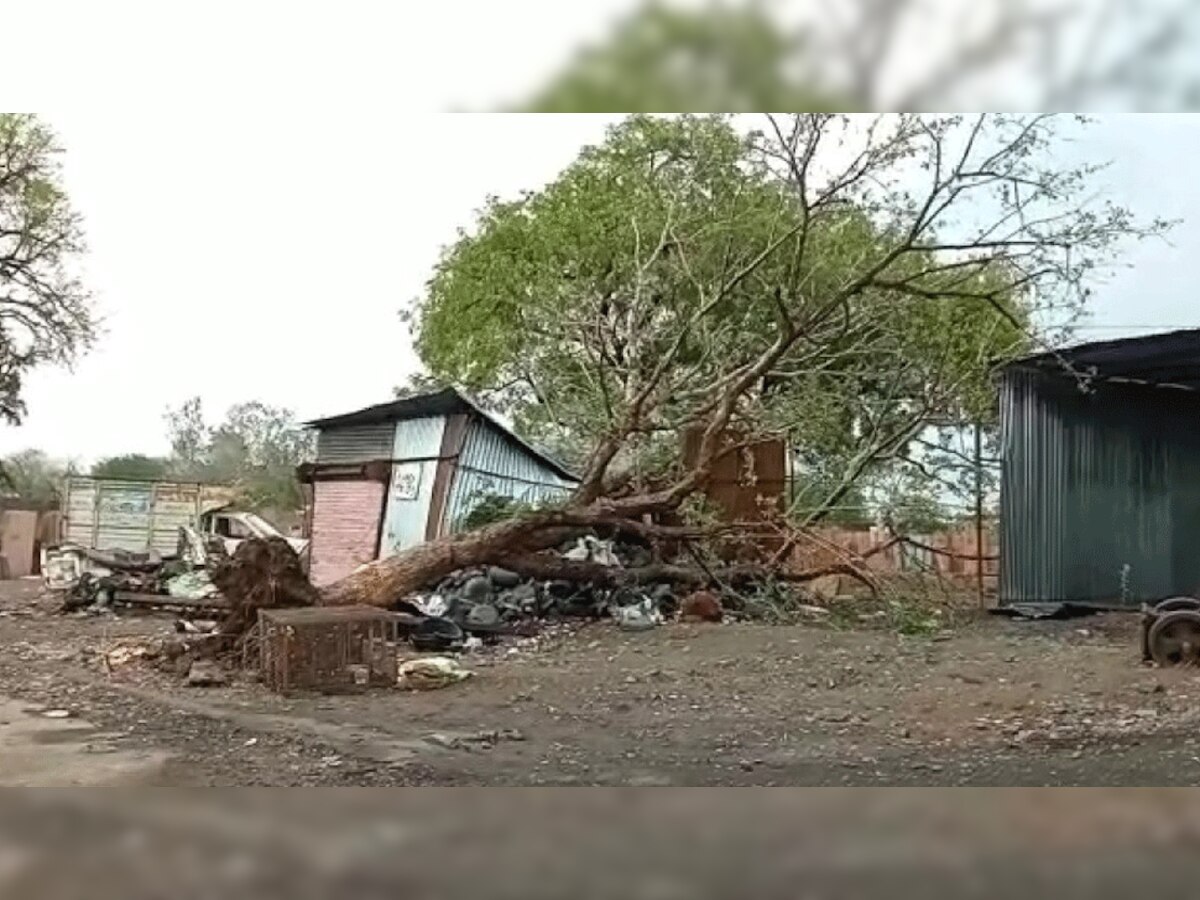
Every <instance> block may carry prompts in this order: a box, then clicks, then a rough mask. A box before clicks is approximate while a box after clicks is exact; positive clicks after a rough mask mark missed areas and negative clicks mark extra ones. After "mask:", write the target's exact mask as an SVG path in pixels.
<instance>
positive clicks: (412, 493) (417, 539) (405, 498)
mask: <svg viewBox="0 0 1200 900" xmlns="http://www.w3.org/2000/svg"><path fill="white" fill-rule="evenodd" d="M445 430H446V417H445V416H420V417H419V418H415V419H405V420H402V421H400V422H397V423H396V427H395V443H394V444H393V446H392V459H393V460H394V462H393V464H392V483H391V487H390V489H389V496H388V508H387V517H386V518H385V520H384V526H383V547H382V548H381V553H382V554H383V555H384V556H388V555H390V554H392V553H396V552H397V551H399V550H404V549H405V548H407V547H413V546H415V545H417V544H420V543H421V542H422V541H424V540H425V531H426V526H427V524H428V522H429V509H430V505H431V503H432V501H433V484H434V476H435V474H436V472H437V466H438V456H439V454H440V453H441V449H442V434H443V432H444V431H445Z"/></svg>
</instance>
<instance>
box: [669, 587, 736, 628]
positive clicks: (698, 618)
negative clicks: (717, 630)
mask: <svg viewBox="0 0 1200 900" xmlns="http://www.w3.org/2000/svg"><path fill="white" fill-rule="evenodd" d="M679 617H680V618H681V619H682V620H683V621H685V622H720V621H721V620H722V619H723V618H724V617H725V610H724V608H723V607H722V606H721V601H720V599H719V598H718V597H717V595H716V594H713V593H712V592H711V591H696V592H695V593H692V594H688V595H687V596H686V597H684V598H683V600H682V601H680V603H679Z"/></svg>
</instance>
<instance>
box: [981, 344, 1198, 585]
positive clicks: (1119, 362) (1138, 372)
mask: <svg viewBox="0 0 1200 900" xmlns="http://www.w3.org/2000/svg"><path fill="white" fill-rule="evenodd" d="M1156 338H1157V339H1156ZM1156 338H1151V339H1145V338H1143V339H1137V340H1131V341H1125V342H1114V341H1107V342H1104V343H1103V344H1094V345H1085V346H1084V347H1080V348H1074V349H1071V350H1067V351H1062V352H1061V353H1060V354H1056V355H1054V356H1049V355H1043V356H1039V357H1033V358H1031V359H1029V360H1022V361H1020V362H1018V363H1017V364H1014V365H1012V366H1010V367H1008V368H1007V369H1006V370H1005V371H1004V373H1003V376H1002V382H1001V446H1002V451H1001V452H1002V460H1003V462H1002V465H1003V472H1002V475H1003V481H1002V489H1001V575H1000V602H1001V604H1002V605H1003V604H1010V603H1017V602H1034V603H1037V602H1069V603H1078V604H1087V605H1095V606H1101V607H1133V606H1137V605H1139V604H1140V603H1142V602H1152V601H1155V600H1159V599H1162V598H1164V597H1168V596H1172V595H1175V594H1200V552H1197V543H1198V542H1200V430H1198V429H1196V427H1195V423H1196V422H1197V421H1198V420H1200V392H1197V391H1196V390H1195V389H1193V387H1192V385H1193V384H1195V383H1200V382H1198V381H1197V379H1200V333H1196V332H1190V333H1187V336H1182V337H1181V335H1180V334H1179V333H1174V334H1171V335H1164V336H1156ZM1189 348H1190V354H1191V356H1190V359H1191V363H1190V364H1189V363H1188V352H1189ZM1067 367H1070V368H1069V369H1068V368H1067ZM1155 375H1159V376H1164V377H1167V378H1169V379H1170V380H1169V381H1168V382H1166V383H1154V382H1153V381H1152V379H1153V377H1154V376H1155Z"/></svg>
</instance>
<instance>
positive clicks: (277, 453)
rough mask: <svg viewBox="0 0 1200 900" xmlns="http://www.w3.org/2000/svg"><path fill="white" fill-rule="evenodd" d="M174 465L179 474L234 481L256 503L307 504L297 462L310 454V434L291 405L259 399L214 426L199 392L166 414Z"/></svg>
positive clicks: (288, 506)
mask: <svg viewBox="0 0 1200 900" xmlns="http://www.w3.org/2000/svg"><path fill="white" fill-rule="evenodd" d="M167 422H168V428H169V432H170V439H171V447H172V459H171V466H172V471H174V472H175V473H176V474H177V475H179V476H181V477H189V478H198V479H200V480H203V481H209V482H217V483H223V484H233V485H236V486H238V487H239V488H240V489H241V492H242V495H243V502H245V503H246V504H247V505H249V506H251V507H252V508H257V509H265V508H273V509H295V508H297V507H299V506H301V505H302V504H303V495H302V492H301V489H300V485H299V483H298V482H297V481H296V467H297V466H298V465H300V464H301V463H302V462H305V461H306V460H308V459H309V458H311V456H312V449H313V448H312V436H311V434H309V432H307V431H306V430H305V429H303V428H301V427H300V425H299V424H298V423H297V422H296V417H295V414H294V413H292V411H291V410H288V409H282V408H279V407H274V406H269V405H267V404H265V403H261V402H258V401H251V402H248V403H239V404H236V405H235V406H232V407H230V408H229V410H228V411H227V412H226V414H225V418H224V420H223V421H222V422H220V423H219V424H217V425H215V426H210V425H208V424H207V423H206V421H205V418H204V411H203V407H202V405H201V402H200V398H198V397H193V398H192V399H190V400H188V401H186V402H185V403H184V404H182V405H181V406H180V407H179V408H178V409H174V410H170V411H169V412H168V414H167Z"/></svg>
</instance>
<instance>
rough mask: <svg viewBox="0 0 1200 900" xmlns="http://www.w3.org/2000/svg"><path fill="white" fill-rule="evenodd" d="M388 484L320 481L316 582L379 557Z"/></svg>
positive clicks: (317, 490)
mask: <svg viewBox="0 0 1200 900" xmlns="http://www.w3.org/2000/svg"><path fill="white" fill-rule="evenodd" d="M385 487H386V485H384V484H383V483H382V482H379V481H367V480H344V481H342V480H338V481H318V482H317V483H316V485H315V486H314V490H313V511H312V545H311V547H312V565H311V569H310V572H309V574H310V577H311V578H312V582H313V584H317V585H322V584H330V583H331V582H334V581H337V580H338V579H339V578H343V577H345V576H346V575H349V574H350V573H351V572H353V571H354V570H355V569H356V568H358V567H359V566H361V565H362V564H363V563H367V562H371V560H373V559H375V553H376V548H377V545H378V541H379V521H380V516H381V515H382V512H383V495H384V490H385Z"/></svg>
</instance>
